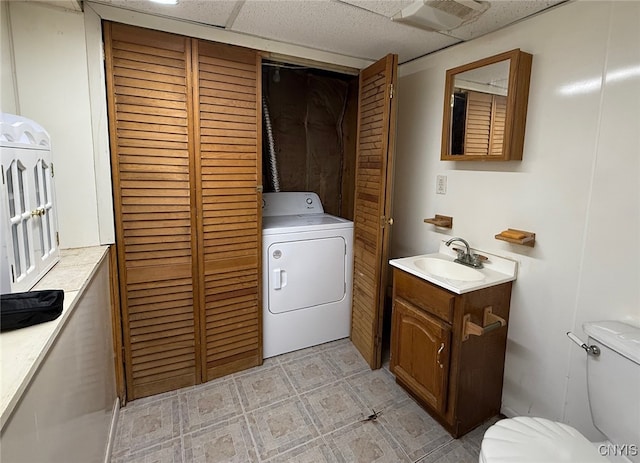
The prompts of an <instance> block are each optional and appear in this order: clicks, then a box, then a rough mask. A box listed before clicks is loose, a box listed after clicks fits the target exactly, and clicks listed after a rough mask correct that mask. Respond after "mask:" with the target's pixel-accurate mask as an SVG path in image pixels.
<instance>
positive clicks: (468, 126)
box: [449, 60, 509, 156]
mask: <svg viewBox="0 0 640 463" xmlns="http://www.w3.org/2000/svg"><path fill="white" fill-rule="evenodd" d="M508 85H509V60H504V61H500V62H498V63H493V64H489V65H487V66H483V67H481V68H477V69H471V70H469V71H466V72H462V73H460V74H456V75H455V76H454V80H453V91H452V93H451V102H452V108H451V132H450V138H451V139H450V142H449V154H450V155H452V156H460V155H467V156H502V146H503V139H504V127H505V121H506V112H507V94H508Z"/></svg>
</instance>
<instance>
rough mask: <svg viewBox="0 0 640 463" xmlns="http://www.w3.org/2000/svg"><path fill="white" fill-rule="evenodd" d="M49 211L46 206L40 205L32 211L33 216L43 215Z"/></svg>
mask: <svg viewBox="0 0 640 463" xmlns="http://www.w3.org/2000/svg"><path fill="white" fill-rule="evenodd" d="M46 213H47V210H46V209H45V208H44V207H38V208H36V209H34V210H33V211H31V217H33V216H36V215H37V216H43V215H45V214H46Z"/></svg>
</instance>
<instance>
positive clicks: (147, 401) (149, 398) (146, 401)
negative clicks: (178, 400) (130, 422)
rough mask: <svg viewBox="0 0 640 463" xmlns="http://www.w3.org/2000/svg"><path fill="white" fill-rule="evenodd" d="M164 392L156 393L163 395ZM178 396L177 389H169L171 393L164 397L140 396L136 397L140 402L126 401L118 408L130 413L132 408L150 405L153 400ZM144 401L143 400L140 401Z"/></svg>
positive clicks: (157, 400)
mask: <svg viewBox="0 0 640 463" xmlns="http://www.w3.org/2000/svg"><path fill="white" fill-rule="evenodd" d="M164 394H166V392H163V393H161V394H158V395H164ZM177 396H178V390H175V391H171V394H169V395H167V396H165V397H158V398H154V397H155V396H153V395H151V396H147V397H142V398H141V399H137V401H139V402H140V403H136V400H131V401H129V402H127V404H126V405H125V406H124V407H122V408H121V409H120V410H121V411H122V412H123V413H132V410H134V409H138V408H140V407H146V406H147V405H151V404H153V403H155V402H162V401H163V400H167V399H170V398H173V397H177ZM142 401H144V402H142Z"/></svg>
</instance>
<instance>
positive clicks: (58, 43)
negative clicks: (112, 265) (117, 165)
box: [9, 2, 100, 248]
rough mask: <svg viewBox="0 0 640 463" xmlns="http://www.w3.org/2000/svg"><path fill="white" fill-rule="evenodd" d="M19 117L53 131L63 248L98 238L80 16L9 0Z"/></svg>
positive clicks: (59, 225) (91, 144)
mask: <svg viewBox="0 0 640 463" xmlns="http://www.w3.org/2000/svg"><path fill="white" fill-rule="evenodd" d="M9 11H10V18H11V32H12V40H13V51H14V55H15V72H16V82H17V100H18V101H19V108H18V110H19V111H20V115H21V116H25V117H28V118H30V119H33V120H35V121H36V122H38V123H39V124H40V125H42V126H43V127H45V128H46V129H47V131H48V132H49V135H51V144H52V151H53V162H54V165H55V178H54V180H55V185H56V193H57V205H58V227H59V233H60V246H61V247H62V248H71V247H83V246H92V245H97V244H99V243H100V239H99V236H98V217H97V207H96V188H95V178H94V177H95V172H94V161H93V139H92V128H91V108H90V104H89V87H88V78H87V55H86V47H85V31H84V18H83V15H82V13H79V12H71V11H66V10H62V9H59V8H54V7H51V6H47V5H40V4H33V3H27V2H10V3H9Z"/></svg>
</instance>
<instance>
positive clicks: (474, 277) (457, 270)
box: [413, 257, 484, 281]
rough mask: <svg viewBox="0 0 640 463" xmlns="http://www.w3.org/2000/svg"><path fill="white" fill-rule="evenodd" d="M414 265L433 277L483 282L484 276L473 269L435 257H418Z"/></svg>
mask: <svg viewBox="0 0 640 463" xmlns="http://www.w3.org/2000/svg"><path fill="white" fill-rule="evenodd" d="M413 263H414V265H415V266H416V267H418V268H419V269H420V270H422V271H424V272H427V273H430V274H431V275H434V276H437V277H441V278H446V279H448V280H458V281H481V280H484V274H483V273H482V272H480V271H478V270H475V269H473V268H471V267H465V266H464V265H462V264H458V263H457V262H451V261H448V260H442V259H437V258H435V257H416V258H415V260H414V261H413Z"/></svg>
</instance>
